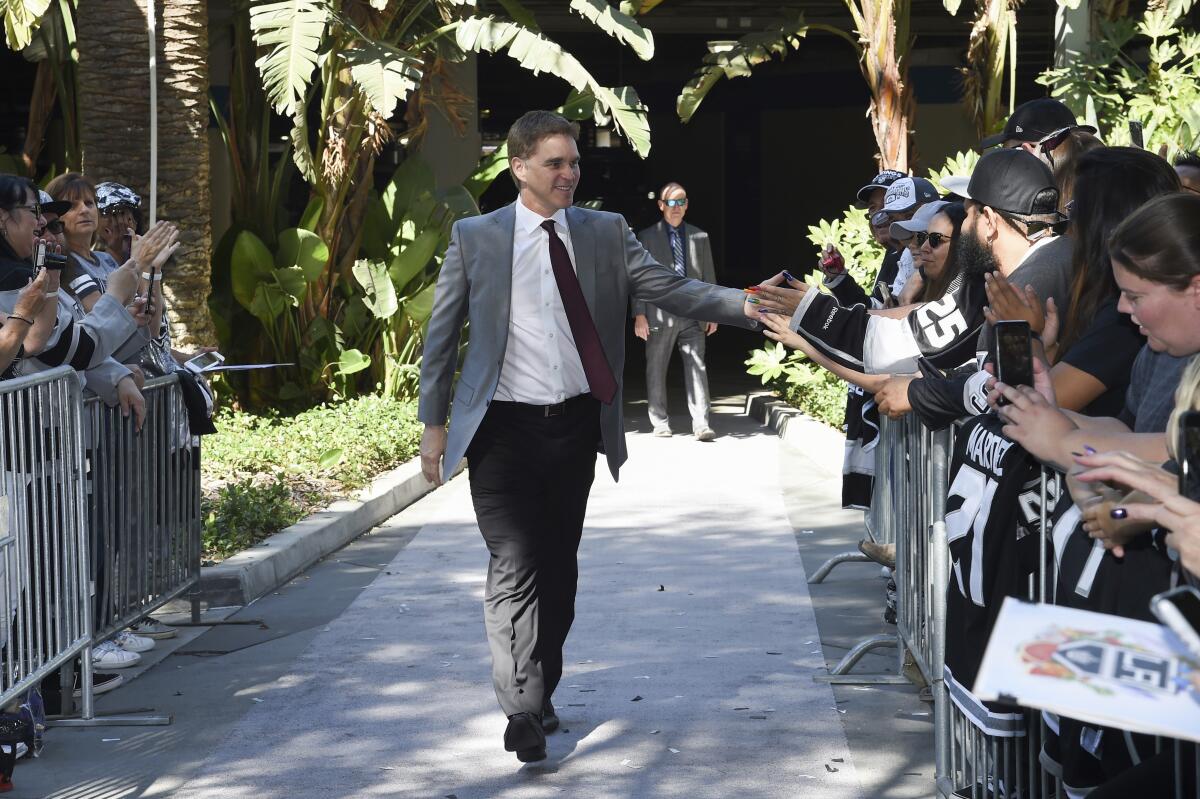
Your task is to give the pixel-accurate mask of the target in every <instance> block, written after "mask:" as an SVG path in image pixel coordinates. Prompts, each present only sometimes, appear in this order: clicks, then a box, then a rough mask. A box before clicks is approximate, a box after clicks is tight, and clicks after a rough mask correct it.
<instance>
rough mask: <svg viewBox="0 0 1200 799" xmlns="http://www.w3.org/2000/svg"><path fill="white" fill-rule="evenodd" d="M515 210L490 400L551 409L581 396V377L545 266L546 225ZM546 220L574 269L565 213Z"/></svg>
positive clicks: (549, 271) (584, 380)
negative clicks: (499, 354)
mask: <svg viewBox="0 0 1200 799" xmlns="http://www.w3.org/2000/svg"><path fill="white" fill-rule="evenodd" d="M516 211H517V213H516V223H515V229H514V230H513V252H512V302H511V304H510V312H509V318H508V347H507V349H506V350H505V351H504V364H503V366H501V368H500V382H499V385H497V386H496V399H498V400H507V401H510V402H526V403H529V404H532V405H553V404H555V403H559V402H563V401H564V400H568V399H570V398H571V397H574V396H577V395H579V394H586V393H587V392H588V391H589V387H588V381H587V375H585V374H584V372H583V363H582V362H581V361H580V360H579V352H578V350H576V349H575V339H574V337H573V336H572V335H571V326H570V323H568V322H567V312H566V309H565V308H564V307H563V304H562V297H561V296H560V295H559V293H558V283H557V282H556V281H555V280H554V270H553V269H551V267H550V243H549V242H550V234H549V233H548V232H547V231H545V230H543V229H542V223H543V222H545V221H546V220H545V218H544V217H542V216H541V215H540V214H537V213H534V212H533V211H531V210H529V209H528V208H526V207H525V205H524V204H523V203H522V202H521V200H520V198H519V197H518V198H517V208H516ZM551 219H553V220H554V229H555V231H556V232H557V233H558V237H559V238H560V239H562V243H563V244H564V245H565V246H566V248H567V255H568V256H570V258H571V265H572V266H574V265H575V250H574V249H573V248H572V246H571V231H570V230H569V229H568V228H567V212H566V211H565V210H559V211H557V212H556V213H555V214H554V216H553V217H551Z"/></svg>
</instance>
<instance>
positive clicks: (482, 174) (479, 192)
mask: <svg viewBox="0 0 1200 799" xmlns="http://www.w3.org/2000/svg"><path fill="white" fill-rule="evenodd" d="M506 169H508V142H504V143H503V144H501V145H500V146H499V147H497V148H496V149H495V150H493V151H492V152H491V153H490V154H488V155H485V156H484V157H483V158H481V159H479V166H477V167H475V171H474V172H472V173H471V176H470V177H468V178H467V179H466V180H464V181H463V187H464V188H465V189H466V190H467V191H469V192H471V196H472V197H474V198H475V201H476V202H479V198H480V197H482V196H483V193H484V192H485V191H487V188H488V186H490V185H492V181H494V180H495V179H496V178H498V177H499V176H500V175H501V173H503V172H504V171H505V170H506Z"/></svg>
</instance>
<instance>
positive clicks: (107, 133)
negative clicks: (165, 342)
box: [78, 0, 216, 346]
mask: <svg viewBox="0 0 1200 799" xmlns="http://www.w3.org/2000/svg"><path fill="white" fill-rule="evenodd" d="M155 10H156V12H157V14H158V15H159V20H158V25H157V28H158V35H157V38H156V43H157V47H156V49H157V57H158V186H159V195H158V217H159V218H160V219H168V220H171V221H173V222H176V223H177V224H178V225H179V228H180V240H181V246H180V248H179V250H178V251H177V252H176V254H175V259H174V263H173V264H172V265H171V266H170V267H168V270H167V272H166V281H165V282H164V290H165V292H166V295H167V301H168V304H169V307H170V310H171V322H172V326H171V327H172V337H173V340H174V341H175V342H177V343H178V344H182V345H183V346H188V345H196V344H215V343H216V334H215V331H214V330H213V326H212V319H211V318H210V316H209V313H208V306H207V299H208V295H209V292H210V291H211V284H210V268H211V264H210V257H211V254H210V250H211V244H212V224H211V209H210V205H211V203H210V196H209V159H208V133H207V129H208V113H209V112H208V8H207V0H156V3H155ZM78 34H79V86H80V98H79V107H80V108H81V109H83V110H84V112H83V114H82V115H81V118H80V121H79V126H80V140H81V144H82V146H83V165H84V170H85V174H87V176H88V177H89V178H90V179H91V180H93V181H94V182H100V181H104V180H115V181H118V182H120V183H124V184H125V185H127V186H129V187H130V188H132V189H134V190H135V191H137V192H138V193H139V194H140V195H141V196H142V199H143V202H144V203H148V202H149V197H150V106H149V100H148V97H149V95H148V91H147V90H148V84H149V66H148V60H149V59H148V54H149V40H148V38H147V34H146V16H145V7H144V5H143V4H142V3H140V2H138V1H137V0H82V2H80V4H79V26H78Z"/></svg>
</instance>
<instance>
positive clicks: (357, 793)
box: [171, 420, 859, 799]
mask: <svg viewBox="0 0 1200 799" xmlns="http://www.w3.org/2000/svg"><path fill="white" fill-rule="evenodd" d="M724 427H725V433H726V434H725V435H724V436H723V437H721V438H720V439H718V440H717V441H716V442H714V443H711V444H700V443H698V442H695V441H694V440H693V439H692V438H691V437H690V436H689V437H683V436H678V437H676V438H673V439H670V440H659V439H653V438H651V437H649V436H645V435H637V436H631V438H630V449H631V460H630V463H629V464H628V465H627V467H626V469H625V470H624V471H623V473H622V481H621V484H620V485H619V486H617V485H614V484H613V483H612V481H611V479H609V478H608V476H607V475H603V474H602V475H598V478H597V483H596V488H595V490H594V492H593V495H592V503H591V506H590V509H589V513H588V523H587V526H586V530H585V533H584V540H583V545H582V549H581V553H580V561H581V564H580V566H581V579H580V589H579V599H578V605H577V608H578V616H577V619H576V622H575V627H574V630H573V632H572V636H571V638H570V639H569V640H568V644H567V658H568V663H569V665H568V667H567V672H566V674H565V676H564V679H563V684H562V686H561V688H560V689H559V692H558V694H557V695H556V696H555V702H556V705H557V706H558V708H559V713H560V715H561V717H562V721H563V727H564V728H565V729H564V730H563V731H561V732H559V733H557V734H555V735H552V736H551V737H550V739H549V752H550V758H549V760H548V761H547V762H546V763H544V764H541V765H530V766H522V765H521V764H520V763H518V762H517V760H516V759H515V757H514V756H513V755H512V754H510V753H506V752H504V751H503V749H502V747H501V743H500V741H501V734H502V731H503V729H504V723H505V720H504V717H503V715H502V714H501V713H500V712H499V710H498V709H497V706H496V702H495V697H494V695H493V693H492V690H491V686H490V681H489V665H488V656H487V648H486V644H485V641H484V635H483V625H482V618H481V606H480V602H481V600H482V589H483V576H484V568H485V564H486V557H487V555H486V550H485V549H484V547H483V544H482V541H481V540H480V537H479V534H478V532H477V531H476V529H475V525H474V521H473V516H472V513H471V507H470V499H469V495H468V491H467V488H468V486H467V482H466V480H463V479H460V480H456V481H454V482H453V483H451V484H450V485H449V486H448V487H446V488H445V489H443V490H441V491H438V492H436V494H435V495H434V496H432V497H430V498H429V499H426V500H423V501H422V503H421V504H428V505H429V506H433V507H431V508H426V512H427V513H429V517H428V521H427V522H426V523H425V525H424V527H423V528H422V529H421V530H420V533H419V534H418V535H417V536H416V538H415V539H414V540H413V541H412V542H411V543H410V544H409V545H408V546H407V547H406V548H405V549H403V550H402V551H400V552H399V554H398V555H397V556H396V558H395V560H394V561H393V562H392V563H391V565H390V566H389V567H387V570H386V571H385V573H383V574H381V575H379V576H378V577H377V578H376V579H375V581H374V582H373V583H371V584H370V586H369V588H368V589H367V590H365V591H363V593H362V595H361V596H360V597H359V598H358V599H357V600H356V601H355V602H354V603H353V604H352V605H350V607H349V608H348V609H346V611H345V612H344V613H342V615H341V616H340V617H338V618H337V619H336V620H335V621H334V622H332V623H330V624H329V625H328V627H327V628H326V629H323V630H322V631H321V632H320V633H319V634H318V635H317V636H316V638H315V639H314V640H313V641H312V643H311V644H310V646H309V647H308V649H307V650H306V651H305V652H304V653H303V655H302V656H301V657H300V658H299V659H298V660H297V661H296V662H295V663H294V664H293V666H292V668H290V669H288V671H287V672H286V673H285V674H283V675H282V676H281V677H280V678H279V679H277V680H275V681H274V682H273V683H271V684H269V685H265V686H263V687H262V690H261V691H260V692H259V693H258V694H257V695H256V697H255V698H257V699H261V700H262V701H261V702H260V703H256V706H255V707H254V708H252V709H251V710H250V712H248V713H247V714H246V715H245V716H244V718H243V719H242V720H241V721H240V722H239V723H238V724H237V725H235V726H234V727H233V728H232V729H231V730H230V731H229V732H228V733H227V734H226V735H225V736H224V741H223V743H222V744H221V745H219V746H218V747H217V749H216V750H215V751H214V752H212V754H211V755H210V756H209V757H208V758H207V759H206V762H205V763H204V764H203V765H202V766H201V767H200V768H199V770H198V773H197V776H196V777H194V778H193V779H190V780H188V781H187V782H186V783H185V784H184V785H182V786H178V787H176V788H175V790H173V791H172V792H171V795H172V796H175V797H178V799H209V798H210V797H211V798H212V799H217V797H221V799H235V798H236V797H254V799H283V798H284V797H289V798H291V797H310V796H311V797H349V796H354V797H370V796H405V797H407V796H412V797H448V796H454V797H457V798H458V799H469V798H473V797H542V796H557V795H565V796H572V797H647V798H649V797H714V798H715V797H722V798H724V797H734V796H752V797H795V796H801V795H802V796H805V797H852V796H858V795H859V789H858V779H857V777H856V775H855V772H854V769H853V766H852V764H851V763H850V758H849V756H848V752H847V746H846V741H845V738H844V735H843V732H842V726H841V723H840V721H839V714H838V712H837V710H836V707H835V703H834V698H833V695H832V692H831V691H830V689H829V687H828V686H825V685H822V684H819V683H815V682H814V681H813V680H812V675H813V674H814V673H815V672H817V671H819V670H823V669H824V660H823V658H822V656H821V651H820V646H819V636H818V634H817V628H816V622H815V619H814V615H813V611H812V608H811V605H810V601H809V596H808V592H807V589H806V586H805V581H804V572H803V568H802V566H801V564H800V559H799V556H798V553H797V549H796V544H795V539H794V537H793V533H792V528H791V526H790V525H789V524H788V521H787V518H786V515H785V512H784V507H783V502H782V500H781V492H780V489H779V481H778V470H779V453H778V451H777V446H778V444H777V439H776V438H775V437H774V436H771V435H766V434H763V433H762V432H761V428H758V429H754V427H753V425H752V423H749V422H748V420H746V423H744V424H738V425H736V426H735V427H736V428H740V429H730V426H724Z"/></svg>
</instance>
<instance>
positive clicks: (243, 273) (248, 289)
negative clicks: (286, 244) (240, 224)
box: [229, 230, 275, 311]
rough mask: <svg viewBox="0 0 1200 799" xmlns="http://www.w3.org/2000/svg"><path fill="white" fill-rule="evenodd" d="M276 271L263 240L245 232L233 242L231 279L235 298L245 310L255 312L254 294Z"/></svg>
mask: <svg viewBox="0 0 1200 799" xmlns="http://www.w3.org/2000/svg"><path fill="white" fill-rule="evenodd" d="M274 270H275V261H274V259H273V258H272V257H271V251H270V250H268V249H267V245H265V244H263V242H262V239H260V238H259V237H258V236H256V235H254V234H253V233H251V232H250V231H249V230H243V231H242V232H241V233H238V235H237V238H236V239H234V241H233V251H232V253H231V254H230V257H229V279H230V283H231V285H232V287H233V297H234V299H236V300H237V301H238V302H239V303H240V304H241V306H242V307H243V308H245V309H246V310H248V311H251V310H253V309H252V308H251V305H252V304H253V302H254V292H255V289H257V288H258V287H259V286H260V285H261V284H262V283H263V281H265V280H269V279H270V278H271V273H272V272H273V271H274Z"/></svg>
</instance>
